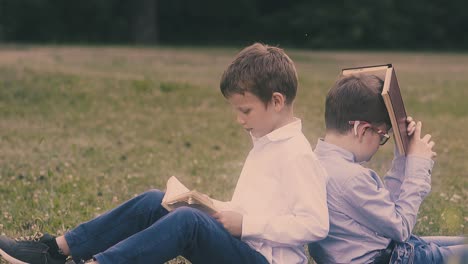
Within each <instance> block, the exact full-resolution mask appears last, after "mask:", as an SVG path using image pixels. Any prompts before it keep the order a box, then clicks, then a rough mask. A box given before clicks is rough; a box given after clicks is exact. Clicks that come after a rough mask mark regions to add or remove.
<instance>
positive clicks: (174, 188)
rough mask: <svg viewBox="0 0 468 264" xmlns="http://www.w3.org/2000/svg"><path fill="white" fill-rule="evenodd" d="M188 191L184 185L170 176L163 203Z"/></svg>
mask: <svg viewBox="0 0 468 264" xmlns="http://www.w3.org/2000/svg"><path fill="white" fill-rule="evenodd" d="M189 191H190V190H189V189H188V188H187V187H185V185H183V184H182V183H181V182H180V181H179V180H178V179H177V178H176V177H175V176H171V177H170V178H169V180H167V185H166V194H165V195H164V198H163V202H165V201H167V200H171V199H172V198H174V197H176V196H179V195H181V194H183V193H187V192H189Z"/></svg>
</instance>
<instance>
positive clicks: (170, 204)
mask: <svg viewBox="0 0 468 264" xmlns="http://www.w3.org/2000/svg"><path fill="white" fill-rule="evenodd" d="M161 205H162V206H163V207H164V208H166V209H167V210H168V211H169V212H170V211H172V210H175V209H177V208H179V207H182V206H188V207H192V208H196V209H198V210H201V211H203V212H205V213H207V214H210V215H212V214H214V213H217V212H218V211H219V210H218V209H217V208H216V207H215V206H214V205H213V202H212V201H211V199H210V198H209V197H208V196H206V195H204V194H202V193H200V192H198V191H196V190H189V189H188V188H187V187H185V186H184V185H183V184H182V183H181V182H180V181H179V180H178V179H177V178H176V177H175V176H171V177H170V178H169V180H168V181H167V184H166V194H165V195H164V197H163V200H162V203H161Z"/></svg>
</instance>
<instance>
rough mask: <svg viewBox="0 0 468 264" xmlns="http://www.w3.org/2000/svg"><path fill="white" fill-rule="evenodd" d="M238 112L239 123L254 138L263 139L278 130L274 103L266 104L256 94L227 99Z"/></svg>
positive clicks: (235, 95)
mask: <svg viewBox="0 0 468 264" xmlns="http://www.w3.org/2000/svg"><path fill="white" fill-rule="evenodd" d="M227 100H228V101H229V103H230V104H231V106H232V107H233V109H234V111H235V112H236V116H237V122H238V123H239V124H240V125H241V126H242V127H243V128H244V129H245V130H246V131H247V132H250V133H251V134H252V136H254V137H257V138H259V137H263V136H264V135H266V134H268V133H270V132H271V131H273V130H275V129H276V128H277V125H276V124H277V112H276V111H275V109H274V106H273V103H271V102H270V103H268V104H267V105H266V106H265V104H264V103H263V102H262V101H261V100H260V99H259V98H258V97H257V96H255V95H254V94H252V93H250V92H246V93H244V94H233V95H231V96H230V97H229V98H227Z"/></svg>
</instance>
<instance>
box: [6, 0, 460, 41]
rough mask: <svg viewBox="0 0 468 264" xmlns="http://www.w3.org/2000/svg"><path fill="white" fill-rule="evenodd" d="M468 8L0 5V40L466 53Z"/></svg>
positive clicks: (262, 3) (9, 0) (393, 3)
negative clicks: (141, 37)
mask: <svg viewBox="0 0 468 264" xmlns="http://www.w3.org/2000/svg"><path fill="white" fill-rule="evenodd" d="M466 7H467V2H466V1H463V0H452V1H439V0H430V1H428V0H414V1H405V0H382V1H371V0H362V1H339V0H329V1H318V0H313V1H305V0H295V1H281V0H270V1H266V0H252V1H251V0H240V1H227V0H225V1H219V0H199V1H192V0H170V1H169V0H159V1H157V0H138V1H137V0H133V1H132V0H82V1H70V0H69V1H58V0H41V1H38V0H21V1H17V0H0V41H1V40H3V41H7V42H46V43H47V42H48V43H50V42H54V43H55V42H58V43H64V42H65V43H70V42H71V43H76V42H78V43H133V42H137V41H139V38H138V36H139V35H141V34H146V33H148V32H146V31H147V30H148V29H149V28H151V33H150V34H153V35H154V36H153V38H154V39H155V40H156V39H158V40H159V42H160V43H162V44H182V45H187V43H188V44H210V45H214V44H229V45H235V44H245V43H249V42H251V41H264V42H268V43H282V44H283V45H284V44H286V43H287V44H289V45H290V46H295V47H302V48H324V49H330V48H341V49H343V48H346V49H349V48H353V49H369V48H372V49H414V50H420V49H454V48H455V49H466V47H468V34H466V32H467V31H468V16H466V14H465V10H466ZM147 9H151V10H153V11H154V16H153V15H152V14H150V15H149V16H146V15H144V14H143V13H145V12H143V11H144V10H147ZM144 25H146V26H144ZM150 26H154V29H153V27H150ZM138 33H141V34H138ZM143 43H144V42H143ZM148 43H152V42H148Z"/></svg>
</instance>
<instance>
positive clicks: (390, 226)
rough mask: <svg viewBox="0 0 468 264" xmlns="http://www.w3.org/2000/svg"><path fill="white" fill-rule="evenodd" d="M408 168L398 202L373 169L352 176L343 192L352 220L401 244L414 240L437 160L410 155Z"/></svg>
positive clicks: (407, 161)
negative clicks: (411, 236) (413, 233)
mask: <svg viewBox="0 0 468 264" xmlns="http://www.w3.org/2000/svg"><path fill="white" fill-rule="evenodd" d="M405 166H406V167H405V177H404V179H403V180H402V183H401V188H400V191H399V194H398V196H397V197H395V198H394V199H392V197H391V196H392V193H391V192H390V191H389V190H387V189H386V188H383V186H379V184H378V180H376V179H377V178H376V177H378V176H377V175H376V174H375V173H374V172H373V171H370V170H369V171H366V172H364V171H363V172H361V173H360V174H359V175H357V176H355V177H351V178H350V180H349V181H348V182H347V183H345V184H344V185H343V186H344V190H343V192H342V195H343V198H344V201H345V202H346V203H347V204H348V205H347V206H345V207H348V208H350V209H349V210H348V211H347V212H346V213H347V214H348V215H350V217H352V218H353V219H355V220H356V221H357V222H359V223H360V224H361V225H362V226H365V227H367V228H368V229H369V230H370V231H372V232H374V233H376V234H378V235H382V236H385V237H388V238H391V239H393V240H395V241H399V242H402V241H406V240H407V239H408V238H409V237H410V235H411V233H412V231H413V228H414V225H415V224H416V217H417V213H418V210H419V206H420V205H421V203H422V201H423V200H424V198H425V197H426V196H427V194H428V193H429V191H430V189H431V184H430V176H431V174H430V173H431V169H432V166H433V161H432V160H429V159H424V158H420V157H416V156H411V155H409V156H408V157H407V158H406V165H405Z"/></svg>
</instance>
